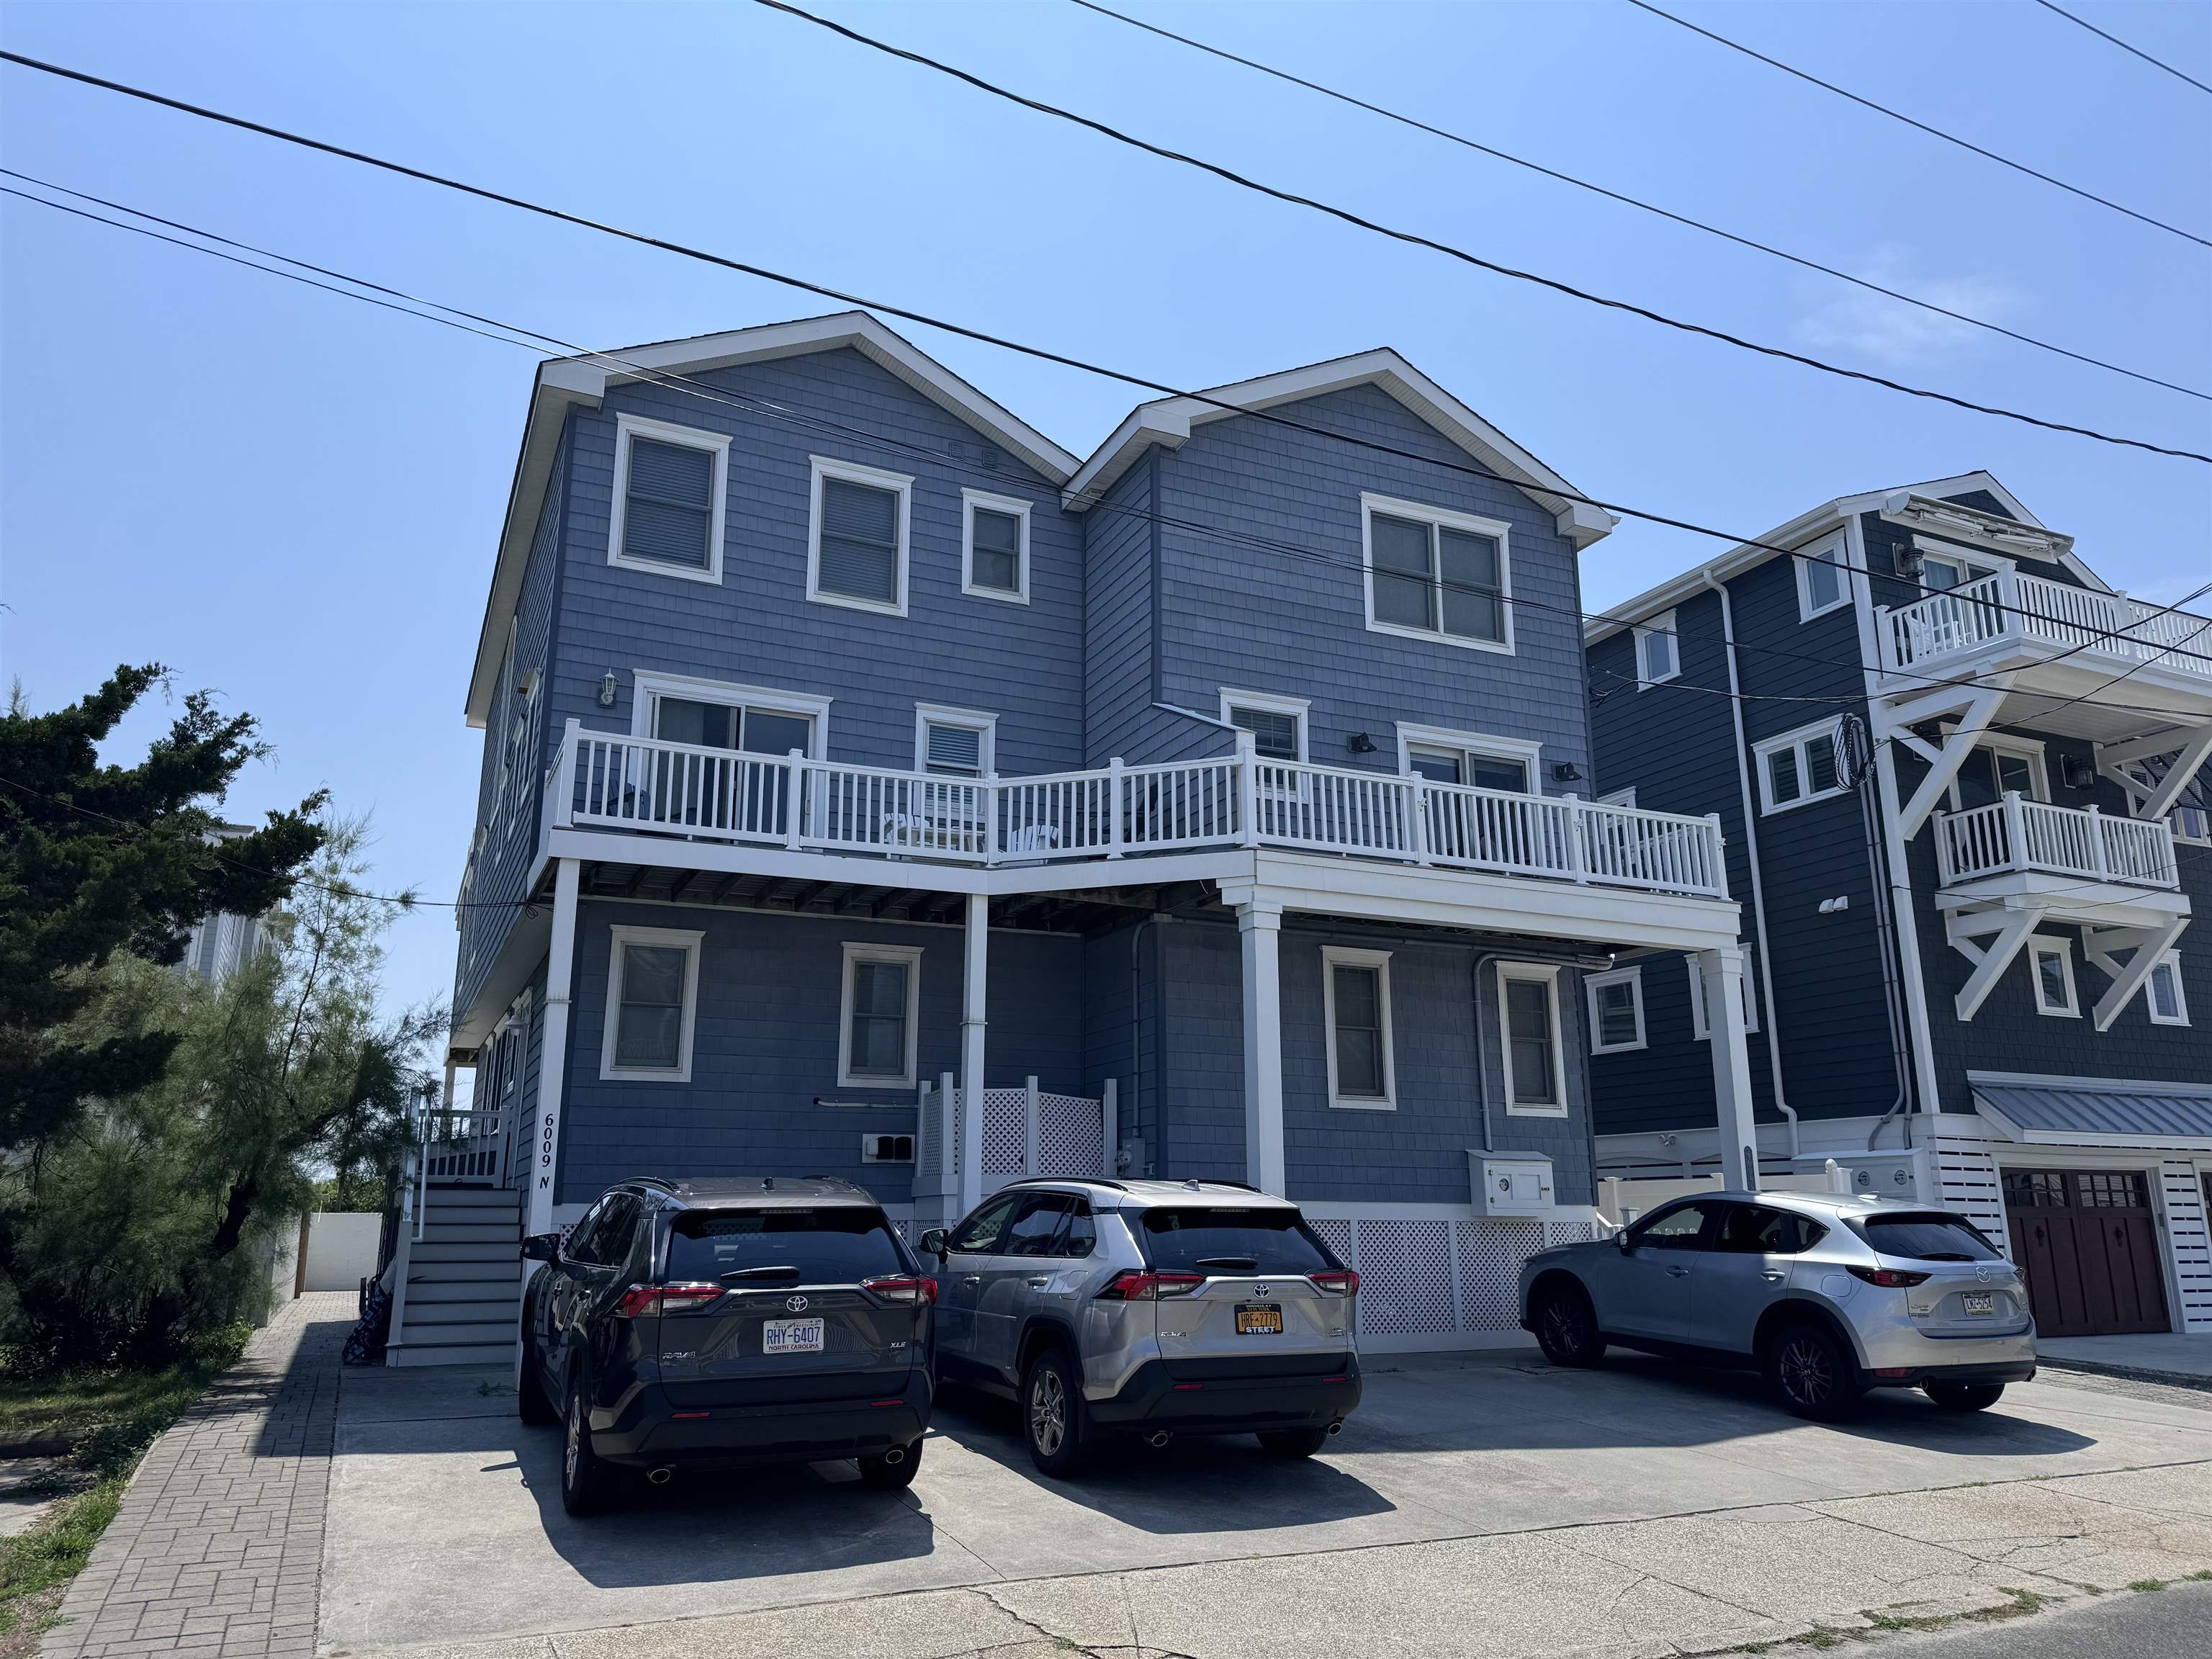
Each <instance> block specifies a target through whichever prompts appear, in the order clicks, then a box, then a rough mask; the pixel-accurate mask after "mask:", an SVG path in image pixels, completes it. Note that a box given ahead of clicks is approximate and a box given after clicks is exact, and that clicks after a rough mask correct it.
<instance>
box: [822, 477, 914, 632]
mask: <svg viewBox="0 0 2212 1659" xmlns="http://www.w3.org/2000/svg"><path fill="white" fill-rule="evenodd" d="M898 538H899V498H898V492H897V491H896V490H895V489H877V488H875V487H874V486H872V485H870V484H857V483H850V482H848V480H846V479H843V478H824V479H823V481H822V556H821V565H820V568H819V569H818V571H817V574H816V576H815V586H816V587H817V589H818V590H819V591H820V592H824V593H834V594H836V595H837V596H838V597H839V598H841V599H866V600H867V601H868V602H870V603H871V604H873V605H896V604H897V603H898V602H899V568H898V567H899V545H898Z"/></svg>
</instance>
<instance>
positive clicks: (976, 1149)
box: [960, 893, 991, 1215]
mask: <svg viewBox="0 0 2212 1659" xmlns="http://www.w3.org/2000/svg"><path fill="white" fill-rule="evenodd" d="M963 944H964V945H965V955H964V965H965V971H964V972H963V975H962V981H961V1004H960V1006H961V1011H962V1012H961V1016H960V1118H961V1123H960V1212H961V1213H962V1214H963V1215H965V1214H966V1213H967V1212H969V1210H971V1209H973V1208H974V1207H975V1206H976V1205H977V1204H978V1203H980V1202H981V1201H982V1197H983V1024H984V1021H983V1008H984V998H983V980H984V970H985V968H986V966H987V963H988V962H989V960H990V954H991V901H990V900H989V899H988V898H987V897H986V896H984V895H983V894H981V893H970V894H969V896H968V928H967V932H966V934H965V935H964V937H963Z"/></svg>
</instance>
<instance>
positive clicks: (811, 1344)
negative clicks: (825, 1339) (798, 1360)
mask: <svg viewBox="0 0 2212 1659" xmlns="http://www.w3.org/2000/svg"><path fill="white" fill-rule="evenodd" d="M761 1352H763V1353H820V1352H822V1322H821V1321H820V1320H818V1319H771V1320H769V1322H767V1323H765V1324H764V1325H763V1326H762V1327H761Z"/></svg>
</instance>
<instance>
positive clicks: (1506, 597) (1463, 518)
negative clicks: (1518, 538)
mask: <svg viewBox="0 0 2212 1659" xmlns="http://www.w3.org/2000/svg"><path fill="white" fill-rule="evenodd" d="M1376 513H1381V514H1383V517H1385V518H1387V519H1410V520H1413V521H1415V522H1416V523H1419V524H1425V525H1428V526H1431V528H1432V529H1433V528H1435V527H1437V526H1441V527H1443V529H1446V530H1463V531H1465V532H1468V534H1469V535H1471V536H1486V537H1488V538H1491V539H1492V540H1493V541H1495V542H1496V543H1497V544H1498V629H1499V634H1500V637H1499V638H1498V639H1494V640H1486V639H1481V638H1478V637H1477V636H1475V635H1470V634H1447V633H1446V632H1444V630H1443V613H1442V611H1441V609H1440V610H1439V611H1438V613H1437V626H1436V627H1435V628H1433V629H1428V628H1409V627H1407V626H1406V625H1405V624H1404V623H1387V622H1377V621H1376V620H1375V515H1376ZM1512 532H1513V526H1510V525H1509V524H1507V523H1505V522H1504V520H1500V519H1484V518H1478V517H1477V516H1476V515H1474V513H1455V512H1454V511H1452V510H1451V509H1450V508H1449V507H1429V506H1425V505H1424V504H1423V503H1421V502H1419V501H1399V500H1397V499H1395V497H1392V496H1389V495H1370V494H1369V493H1368V492H1366V491H1364V490H1363V491H1361V492H1360V496H1359V567H1360V589H1361V594H1360V604H1361V605H1362V606H1363V607H1364V609H1363V615H1362V620H1364V622H1365V623H1366V624H1367V631H1368V632H1369V633H1370V634H1395V635H1398V636H1399V637H1401V639H1409V640H1427V641H1430V642H1431V644H1435V645H1449V646H1456V647H1459V648H1460V649H1462V650H1464V651H1495V652H1498V653H1501V654H1503V655H1505V656H1509V657H1510V656H1511V655H1512V654H1513V539H1512ZM1429 540H1430V545H1431V548H1433V547H1434V546H1435V544H1436V538H1435V537H1434V536H1433V535H1432V536H1431V538H1429ZM1430 580H1431V584H1432V585H1435V586H1437V594H1438V597H1439V599H1440V598H1441V584H1440V580H1439V576H1438V574H1437V573H1436V570H1435V567H1434V565H1433V564H1432V565H1431V578H1430Z"/></svg>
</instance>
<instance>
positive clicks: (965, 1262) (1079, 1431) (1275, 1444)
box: [921, 1177, 1359, 1475]
mask: <svg viewBox="0 0 2212 1659" xmlns="http://www.w3.org/2000/svg"><path fill="white" fill-rule="evenodd" d="M921 1248H922V1250H923V1261H924V1264H925V1267H927V1266H928V1265H929V1264H930V1262H931V1261H932V1260H934V1264H935V1265H934V1267H933V1274H934V1277H935V1278H936V1280H937V1285H938V1295H937V1313H936V1320H935V1322H934V1325H933V1343H934V1360H935V1367H936V1376H937V1378H938V1380H939V1382H941V1383H966V1384H968V1385H969V1386H970V1387H973V1388H977V1389H984V1390H986V1391H987V1392H989V1393H992V1394H997V1395H1005V1396H1007V1397H1009V1398H1012V1399H1013V1400H1014V1401H1017V1402H1018V1404H1019V1406H1020V1407H1021V1419H1022V1428H1023V1432H1024V1436H1025V1437H1027V1439H1028V1441H1029V1446H1030V1456H1031V1457H1032V1458H1033V1459H1035V1460H1036V1466H1037V1467H1038V1468H1040V1469H1042V1470H1043V1471H1044V1472H1045V1473H1046V1474H1052V1475H1067V1474H1073V1473H1074V1472H1075V1471H1076V1470H1077V1469H1078V1468H1079V1467H1080V1466H1081V1465H1082V1463H1083V1462H1084V1460H1085V1455H1086V1454H1088V1453H1089V1452H1090V1451H1091V1450H1092V1449H1094V1448H1095V1447H1096V1446H1097V1443H1098V1442H1099V1441H1100V1440H1101V1439H1103V1438H1104V1437H1107V1436H1109V1435H1114V1434H1117V1433H1118V1434H1136V1435H1139V1436H1141V1437H1144V1439H1146V1441H1147V1442H1149V1443H1151V1444H1152V1445H1155V1446H1162V1445H1165V1444H1166V1443H1167V1442H1168V1440H1169V1439H1170V1437H1172V1436H1174V1435H1176V1434H1178V1433H1182V1434H1256V1435H1257V1436H1258V1437H1259V1438H1260V1443H1261V1446H1263V1447H1265V1448H1266V1449H1267V1450H1268V1451H1269V1452H1271V1453H1273V1454H1274V1455H1277V1456H1280V1457H1308V1456H1310V1455H1313V1454H1314V1453H1315V1452H1316V1451H1318V1450H1320V1449H1321V1448H1322V1444H1323V1443H1325V1442H1326V1441H1327V1440H1328V1437H1329V1436H1330V1435H1332V1434H1334V1433H1335V1432H1336V1431H1338V1430H1339V1429H1340V1428H1341V1427H1342V1426H1343V1425H1344V1419H1345V1417H1346V1415H1347V1414H1348V1413H1350V1412H1351V1411H1352V1407H1355V1406H1357V1405H1358V1403H1359V1359H1358V1353H1357V1352H1356V1350H1355V1346H1354V1340H1353V1333H1354V1331H1355V1330H1356V1328H1357V1326H1356V1323H1355V1322H1354V1319H1353V1313H1354V1309H1355V1305H1356V1298H1357V1297H1358V1291H1359V1275H1358V1273H1353V1272H1352V1271H1351V1270H1350V1269H1349V1268H1347V1267H1345V1266H1344V1264H1343V1263H1341V1262H1340V1261H1338V1260H1337V1259H1336V1258H1335V1257H1334V1255H1331V1254H1330V1253H1329V1249H1328V1246H1327V1245H1326V1244H1324V1243H1322V1241H1321V1240H1320V1238H1319V1237H1316V1235H1315V1233H1314V1231H1313V1230H1312V1229H1311V1228H1310V1227H1309V1226H1307V1225H1306V1224H1305V1220H1304V1218H1303V1217H1302V1216H1300V1215H1299V1213H1298V1211H1297V1206H1296V1205H1293V1204H1291V1203H1290V1202H1288V1201H1287V1200H1283V1199H1279V1198H1271V1197H1269V1196H1267V1194H1264V1193H1261V1192H1259V1191H1256V1190H1255V1189H1254V1188H1249V1187H1246V1186H1243V1185H1242V1184H1241V1183H1238V1182H1222V1181H1103V1180H1089V1179H1085V1178H1081V1177H1075V1178H1071V1179H1065V1180H1063V1179H1057V1178H1055V1179H1042V1178H1040V1179H1033V1180H1028V1181H1019V1182H1015V1183H1014V1184H1013V1185H1012V1186H1011V1187H1006V1188H1001V1189H1000V1191H999V1192H997V1193H995V1194H993V1195H992V1196H991V1197H989V1198H987V1199H986V1200H984V1201H983V1202H982V1203H981V1205H980V1206H977V1207H976V1209H975V1212H973V1213H972V1214H970V1215H969V1217H968V1218H967V1219H966V1220H964V1221H963V1222H962V1223H961V1224H960V1225H958V1226H957V1227H955V1228H953V1229H952V1230H951V1231H950V1232H949V1233H948V1232H945V1231H943V1230H941V1229H932V1230H931V1231H928V1232H927V1233H924V1234H923V1235H922V1237H921Z"/></svg>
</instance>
